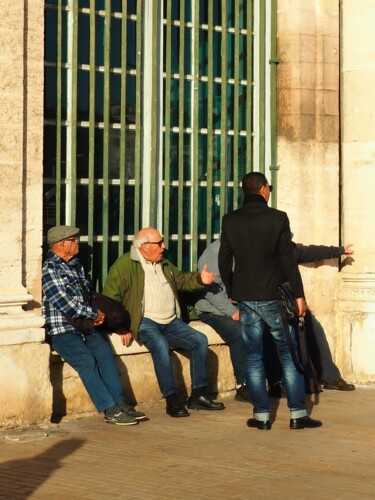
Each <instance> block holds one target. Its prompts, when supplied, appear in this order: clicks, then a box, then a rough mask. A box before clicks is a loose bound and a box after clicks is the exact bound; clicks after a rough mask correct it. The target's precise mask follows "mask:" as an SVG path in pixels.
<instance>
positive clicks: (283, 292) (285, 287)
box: [276, 282, 298, 321]
mask: <svg viewBox="0 0 375 500" xmlns="http://www.w3.org/2000/svg"><path fill="white" fill-rule="evenodd" d="M276 292H277V298H278V301H279V303H280V305H281V304H282V307H283V309H284V311H285V316H286V318H287V320H289V321H291V320H293V319H296V318H298V308H297V302H296V299H295V297H294V293H293V290H292V287H291V286H290V283H288V282H287V283H282V284H281V285H278V287H277V289H276Z"/></svg>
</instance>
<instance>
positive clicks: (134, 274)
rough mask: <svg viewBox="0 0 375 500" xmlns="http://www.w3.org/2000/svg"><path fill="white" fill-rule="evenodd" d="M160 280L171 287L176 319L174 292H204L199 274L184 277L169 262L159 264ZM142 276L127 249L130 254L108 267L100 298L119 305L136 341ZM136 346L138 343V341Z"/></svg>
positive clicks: (142, 293) (141, 294)
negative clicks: (124, 311) (112, 300)
mask: <svg viewBox="0 0 375 500" xmlns="http://www.w3.org/2000/svg"><path fill="white" fill-rule="evenodd" d="M160 264H161V266H162V269H163V273H164V276H165V277H166V279H167V281H168V283H169V284H170V285H171V288H172V290H173V293H174V296H175V298H176V307H177V311H176V314H177V316H178V317H180V314H181V311H180V305H179V301H178V291H193V290H197V289H201V288H204V285H203V284H202V281H201V279H200V273H184V272H182V271H180V270H179V269H178V268H177V267H176V266H174V265H173V264H172V263H171V262H169V260H167V259H163V260H162V261H161V263H160ZM144 282H145V274H144V271H143V269H142V264H141V263H140V261H139V258H138V255H137V252H136V251H135V249H134V248H133V247H131V249H130V252H128V253H125V254H124V255H122V256H121V257H119V258H118V259H117V260H116V262H115V263H114V264H113V265H112V266H111V268H110V270H109V273H108V276H107V279H106V281H105V283H104V288H103V294H104V295H107V296H108V297H111V298H112V299H114V300H117V302H121V303H122V304H123V305H124V307H125V309H126V310H127V311H128V312H129V315H130V332H131V334H132V336H133V337H134V338H135V339H136V340H137V341H138V329H139V325H140V324H141V321H142V317H143V309H144V298H143V296H144ZM138 342H139V341H138Z"/></svg>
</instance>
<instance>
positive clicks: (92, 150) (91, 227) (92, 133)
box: [88, 0, 96, 275]
mask: <svg viewBox="0 0 375 500" xmlns="http://www.w3.org/2000/svg"><path fill="white" fill-rule="evenodd" d="M95 28H96V13H95V0H90V74H89V158H88V160H89V185H88V244H89V245H90V246H91V247H92V248H93V247H94V198H95V183H94V181H95V168H94V166H95V80H96V71H95V57H96V53H95V39H96V29H95ZM93 261H94V259H91V273H92V270H93ZM91 275H92V274H91Z"/></svg>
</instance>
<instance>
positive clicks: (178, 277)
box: [103, 228, 224, 417]
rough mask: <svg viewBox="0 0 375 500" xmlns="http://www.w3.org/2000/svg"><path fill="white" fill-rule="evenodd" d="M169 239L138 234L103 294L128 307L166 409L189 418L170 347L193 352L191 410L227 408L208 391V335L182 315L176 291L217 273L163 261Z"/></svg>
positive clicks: (133, 332)
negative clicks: (189, 270)
mask: <svg viewBox="0 0 375 500" xmlns="http://www.w3.org/2000/svg"><path fill="white" fill-rule="evenodd" d="M164 250H165V245H164V240H163V238H162V237H161V235H160V233H159V232H158V231H157V230H156V229H154V228H144V229H141V230H140V231H139V232H138V234H136V236H135V238H134V241H133V245H132V247H131V250H130V252H128V253H126V254H124V255H122V256H121V257H120V258H119V259H117V261H116V262H115V263H114V264H113V266H112V267H111V269H110V270H109V273H108V276H107V279H106V282H105V284H104V289H103V293H104V294H105V295H107V296H109V297H112V298H113V299H115V300H117V301H118V302H122V304H123V305H124V306H125V307H126V309H127V310H128V311H129V314H130V332H131V335H132V336H133V337H134V338H135V339H136V340H137V341H138V342H139V343H141V344H144V345H145V346H146V347H147V349H148V350H149V351H150V353H151V356H152V360H153V363H154V368H155V372H156V378H157V380H158V384H159V387H160V391H161V393H162V394H163V397H164V398H165V399H166V404H167V407H166V412H167V414H168V415H170V416H171V417H187V416H189V412H188V411H187V409H186V407H185V405H184V404H183V403H182V402H181V401H180V399H179V397H178V395H177V387H176V383H175V380H174V376H173V372H172V363H171V356H170V349H171V348H175V349H183V350H184V351H188V352H189V354H190V375H191V383H192V392H191V396H190V397H189V399H188V403H187V406H188V408H189V409H198V410H222V409H224V405H223V404H222V403H220V402H217V401H214V400H213V399H212V398H211V397H210V396H209V394H208V392H207V384H208V380H207V367H206V360H207V352H208V343H207V338H206V336H205V335H203V334H202V333H200V332H197V331H196V330H194V329H193V328H191V327H190V326H189V325H187V324H186V323H184V322H183V321H182V320H181V319H179V315H180V307H179V303H178V297H177V292H178V290H181V291H189V290H190V291H191V290H194V289H197V288H199V287H201V286H202V285H209V284H211V283H212V281H213V279H214V277H215V273H210V272H208V271H207V266H205V267H204V268H203V269H202V272H201V273H184V272H182V271H180V270H179V269H177V268H176V267H175V266H174V265H173V264H171V263H170V262H169V261H168V260H167V259H164V257H163V253H164Z"/></svg>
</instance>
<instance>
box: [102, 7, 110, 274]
mask: <svg viewBox="0 0 375 500" xmlns="http://www.w3.org/2000/svg"><path fill="white" fill-rule="evenodd" d="M110 43H111V0H107V1H106V3H105V25H104V79H103V87H104V88H103V99H104V103H103V125H104V130H103V214H102V220H103V248H102V280H103V282H104V280H105V278H106V276H107V271H108V237H109V227H108V226H109V225H108V216H109V213H108V212H109V128H110V97H111V96H110V77H111V75H110V56H111V46H110Z"/></svg>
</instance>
